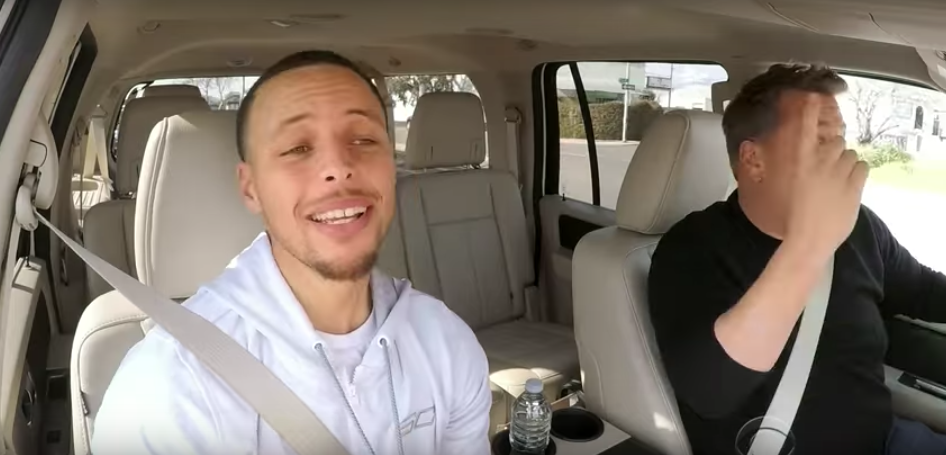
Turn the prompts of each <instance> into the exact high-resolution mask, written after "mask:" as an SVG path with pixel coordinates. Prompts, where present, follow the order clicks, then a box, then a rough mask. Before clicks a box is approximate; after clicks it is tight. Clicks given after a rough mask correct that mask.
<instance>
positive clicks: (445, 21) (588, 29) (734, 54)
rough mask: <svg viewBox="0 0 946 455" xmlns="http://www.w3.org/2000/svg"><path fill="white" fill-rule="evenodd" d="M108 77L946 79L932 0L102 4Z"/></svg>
mask: <svg viewBox="0 0 946 455" xmlns="http://www.w3.org/2000/svg"><path fill="white" fill-rule="evenodd" d="M98 3H99V9H98V11H96V12H95V14H94V17H93V19H92V21H91V25H92V29H93V31H94V32H95V35H96V38H97V40H98V44H99V55H100V58H101V61H100V62H99V64H101V65H102V67H103V68H105V70H106V71H111V72H113V73H114V77H115V79H136V78H139V79H140V78H145V77H159V76H162V75H164V76H180V75H199V74H206V75H221V74H253V73H257V72H259V71H260V70H261V69H262V68H265V67H266V66H268V65H269V64H271V63H272V62H274V61H275V60H276V59H278V58H279V57H281V56H283V55H285V54H288V53H290V52H293V51H296V50H301V49H311V48H328V49H334V50H338V51H341V52H344V53H346V54H348V55H349V56H352V57H354V58H357V59H359V60H362V61H365V62H367V63H369V64H371V65H372V66H374V67H375V68H377V69H378V70H380V71H382V72H384V73H406V72H428V71H436V72H453V71H457V72H468V73H473V72H477V71H500V72H501V71H522V70H528V69H531V68H532V67H534V66H535V65H537V64H540V63H542V62H546V61H561V60H576V59H577V60H594V59H605V60H611V59H615V60H617V59H635V60H654V59H660V60H713V61H718V62H720V63H723V64H724V65H725V66H726V67H727V69H729V70H730V71H731V72H732V68H733V67H737V68H738V67H745V68H747V69H749V68H752V69H753V70H755V69H757V67H758V66H759V65H764V64H768V63H770V62H773V61H784V60H805V61H823V62H827V63H829V64H831V65H834V66H837V67H839V68H843V69H850V70H859V71H868V72H872V73H879V74H882V75H889V76H894V77H902V78H908V79H913V80H915V81H918V82H922V83H927V84H930V83H933V84H938V85H940V86H941V87H946V68H944V66H946V62H944V61H943V60H942V59H940V58H939V56H938V55H937V53H936V51H937V50H939V49H946V33H944V32H942V30H943V27H942V25H943V24H946V3H943V2H942V1H941V0H857V1H855V0H769V1H764V0H581V1H575V0H476V1H466V2H457V1H450V2H444V1H429V0H397V1H392V0H387V1H382V0H347V1H344V2H341V1H338V2H325V1H323V2H314V1H307V0H267V1H265V2H263V1H261V0H186V1H183V0H98Z"/></svg>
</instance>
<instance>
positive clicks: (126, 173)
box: [83, 86, 210, 299]
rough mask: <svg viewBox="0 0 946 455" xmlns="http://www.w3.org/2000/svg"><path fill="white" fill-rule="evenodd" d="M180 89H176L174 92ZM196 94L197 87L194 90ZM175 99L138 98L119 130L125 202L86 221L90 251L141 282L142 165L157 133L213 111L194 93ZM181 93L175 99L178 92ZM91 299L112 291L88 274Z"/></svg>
mask: <svg viewBox="0 0 946 455" xmlns="http://www.w3.org/2000/svg"><path fill="white" fill-rule="evenodd" d="M168 87H174V86H168ZM194 88H195V89H196V87H194ZM171 91H172V93H171V94H165V95H161V96H148V97H146V98H133V99H130V100H128V101H127V103H126V104H125V110H124V112H123V113H122V116H121V121H120V123H119V126H118V147H117V149H116V153H117V164H118V168H117V170H116V175H115V180H116V188H115V189H116V192H117V194H118V196H119V199H114V200H111V201H107V202H103V203H101V204H96V205H93V206H92V207H91V208H90V209H89V211H88V212H87V213H86V215H85V221H84V224H83V242H84V244H85V247H86V248H87V249H88V250H89V251H91V252H93V253H95V254H96V255H97V256H99V257H100V258H102V259H105V260H106V261H108V262H109V263H110V264H112V265H114V266H115V267H117V268H118V269H120V270H121V271H123V272H125V273H128V274H129V275H131V276H136V272H137V271H136V270H135V266H134V265H135V258H134V254H133V252H134V245H133V242H134V232H133V223H132V222H133V221H134V213H135V200H134V195H135V192H136V191H137V188H138V178H139V174H140V171H141V162H142V159H143V157H144V154H145V145H146V144H147V142H148V136H149V135H150V134H151V130H152V129H153V128H154V127H155V125H157V123H158V122H160V121H161V120H162V119H164V118H165V117H169V116H172V115H177V114H181V113H184V112H188V111H209V110H210V107H209V106H207V102H206V101H204V99H203V98H202V97H201V96H200V91H199V90H198V91H197V92H196V93H195V92H193V91H192V90H189V89H175V88H172V89H171ZM175 91H176V92H177V93H176V94H174V93H173V92H175ZM86 283H87V286H88V292H89V298H90V299H94V298H96V297H98V296H100V295H102V294H104V293H106V292H108V291H110V290H111V289H112V287H111V286H109V285H108V283H106V282H105V281H103V280H102V279H101V278H100V277H99V276H98V274H96V273H95V272H94V271H92V269H89V268H86Z"/></svg>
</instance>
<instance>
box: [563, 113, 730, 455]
mask: <svg viewBox="0 0 946 455" xmlns="http://www.w3.org/2000/svg"><path fill="white" fill-rule="evenodd" d="M720 120H721V116H720V115H719V114H714V113H710V112H703V111H670V112H668V113H667V114H665V115H663V116H661V117H659V118H658V119H657V120H655V121H654V124H653V125H651V126H650V128H649V129H648V130H647V132H646V133H645V135H644V137H643V140H642V141H641V143H640V145H639V146H638V149H637V152H636V154H635V155H634V158H633V159H632V161H631V163H630V165H629V166H628V169H627V173H626V175H625V177H624V183H623V185H622V186H621V192H620V195H619V196H618V205H617V226H613V227H608V228H604V229H600V230H597V231H594V232H592V233H590V234H588V235H586V236H585V237H584V238H583V239H582V240H581V241H580V242H579V243H578V246H577V247H576V248H575V253H574V258H573V262H572V279H573V301H574V317H575V319H574V320H575V337H576V340H577V342H578V354H579V358H580V360H581V369H582V372H583V374H584V378H583V388H584V391H585V401H586V404H587V407H588V409H589V410H591V411H593V412H595V413H596V414H598V415H599V416H601V418H603V419H605V420H607V421H609V422H611V423H612V424H614V425H615V426H617V427H618V428H620V429H622V430H624V431H625V432H627V433H629V434H630V435H631V436H633V437H635V438H637V439H639V440H641V441H642V442H644V443H645V444H647V445H649V446H651V447H652V448H653V449H656V450H657V451H658V452H659V453H662V454H664V455H689V454H690V453H691V451H690V445H689V442H688V440H687V438H686V434H685V433H684V429H683V426H682V423H681V421H680V415H679V412H678V410H677V404H676V399H675V397H674V394H673V390H672V389H671V387H670V383H669V382H668V381H667V378H666V375H665V372H664V369H663V365H662V363H661V361H660V355H659V351H658V349H657V345H656V341H655V339H654V335H653V331H652V328H651V324H650V314H649V309H648V303H647V275H648V273H649V270H650V261H651V256H652V254H653V252H654V249H655V248H656V246H657V242H658V241H659V240H660V236H661V235H662V234H664V233H666V232H667V230H669V229H670V227H671V226H673V225H674V223H676V222H677V221H679V220H681V219H682V218H683V217H685V216H686V215H687V214H689V213H691V212H693V211H696V210H702V209H704V208H706V207H707V206H709V205H710V204H712V203H714V202H716V201H719V200H722V199H724V198H725V197H726V196H727V195H728V191H729V188H730V182H731V181H732V171H731V169H730V165H729V158H728V155H727V153H726V141H725V139H724V137H723V132H722V126H721V122H720ZM680 285H681V286H686V277H680Z"/></svg>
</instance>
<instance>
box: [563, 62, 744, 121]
mask: <svg viewBox="0 0 946 455" xmlns="http://www.w3.org/2000/svg"><path fill="white" fill-rule="evenodd" d="M578 70H579V72H580V73H581V82H582V85H584V88H585V94H586V95H587V97H588V102H589V103H604V102H620V101H624V94H625V92H626V93H627V94H628V98H629V99H628V102H629V103H634V102H635V101H637V100H640V99H653V100H654V101H656V102H657V103H658V104H660V105H661V106H663V107H665V108H684V109H703V110H710V109H712V103H711V102H710V100H711V99H712V86H713V84H714V83H716V82H720V81H725V80H726V79H727V78H728V76H727V75H726V70H725V69H723V68H722V67H721V66H719V65H707V64H690V63H645V62H631V63H625V62H581V63H578ZM556 84H557V87H558V91H559V92H558V95H559V96H560V97H571V98H574V97H577V94H576V91H575V81H574V79H573V78H572V75H571V72H570V71H569V70H568V67H562V68H561V69H559V70H558V78H557V81H556Z"/></svg>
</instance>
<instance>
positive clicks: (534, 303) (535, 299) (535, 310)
mask: <svg viewBox="0 0 946 455" xmlns="http://www.w3.org/2000/svg"><path fill="white" fill-rule="evenodd" d="M523 297H524V300H525V304H526V320H529V321H533V322H536V321H541V320H542V314H541V311H540V308H539V287H538V286H535V285H529V286H526V287H525V289H524V292H523Z"/></svg>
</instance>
